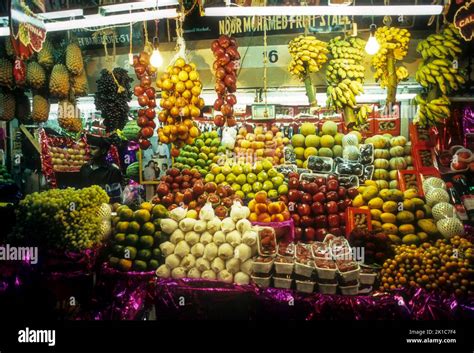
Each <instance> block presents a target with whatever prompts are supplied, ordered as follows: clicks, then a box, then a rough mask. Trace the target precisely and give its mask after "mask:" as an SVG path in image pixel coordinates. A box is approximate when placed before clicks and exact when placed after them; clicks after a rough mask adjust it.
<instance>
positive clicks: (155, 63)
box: [150, 48, 163, 68]
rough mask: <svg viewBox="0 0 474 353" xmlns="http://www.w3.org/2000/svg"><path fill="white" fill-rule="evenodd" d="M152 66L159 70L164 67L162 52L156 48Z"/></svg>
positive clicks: (151, 62) (151, 60)
mask: <svg viewBox="0 0 474 353" xmlns="http://www.w3.org/2000/svg"><path fill="white" fill-rule="evenodd" d="M150 64H151V66H153V67H156V68H159V67H161V65H163V57H162V56H161V53H160V50H159V49H158V48H155V49H154V50H153V53H151V57H150Z"/></svg>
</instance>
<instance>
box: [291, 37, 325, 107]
mask: <svg viewBox="0 0 474 353" xmlns="http://www.w3.org/2000/svg"><path fill="white" fill-rule="evenodd" d="M288 50H289V52H290V55H291V58H292V59H291V62H290V64H289V65H288V72H289V73H290V74H292V75H294V76H296V77H297V78H298V79H299V80H300V81H301V82H304V84H305V87H306V95H307V96H308V100H309V103H310V105H311V106H316V105H317V101H316V94H315V92H314V87H313V84H312V82H311V77H310V74H312V73H315V72H318V71H319V70H320V69H321V67H322V66H323V64H324V63H325V62H326V61H327V59H328V58H327V53H328V49H327V43H325V42H322V41H320V40H317V39H316V37H314V36H305V35H299V36H298V37H296V38H293V39H292V40H291V41H290V43H288Z"/></svg>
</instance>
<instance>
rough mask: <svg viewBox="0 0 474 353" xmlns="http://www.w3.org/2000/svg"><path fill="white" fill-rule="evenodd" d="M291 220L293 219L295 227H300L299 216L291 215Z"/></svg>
mask: <svg viewBox="0 0 474 353" xmlns="http://www.w3.org/2000/svg"><path fill="white" fill-rule="evenodd" d="M291 218H292V219H293V222H294V223H295V226H299V225H300V223H301V217H300V215H299V214H297V213H293V214H292V215H291Z"/></svg>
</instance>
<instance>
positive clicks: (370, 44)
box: [365, 23, 380, 55]
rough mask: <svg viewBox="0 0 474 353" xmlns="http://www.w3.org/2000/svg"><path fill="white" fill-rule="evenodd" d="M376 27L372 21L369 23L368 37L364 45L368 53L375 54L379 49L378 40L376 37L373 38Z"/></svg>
mask: <svg viewBox="0 0 474 353" xmlns="http://www.w3.org/2000/svg"><path fill="white" fill-rule="evenodd" d="M376 27H377V26H376V25H375V24H373V23H372V24H371V25H370V37H369V40H368V41H367V44H366V45H365V51H366V52H367V54H369V55H374V54H376V53H377V52H378V51H379V49H380V44H379V42H377V38H375V28H376Z"/></svg>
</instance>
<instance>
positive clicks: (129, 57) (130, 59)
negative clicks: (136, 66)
mask: <svg viewBox="0 0 474 353" xmlns="http://www.w3.org/2000/svg"><path fill="white" fill-rule="evenodd" d="M128 63H129V64H130V66H133V53H128Z"/></svg>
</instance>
